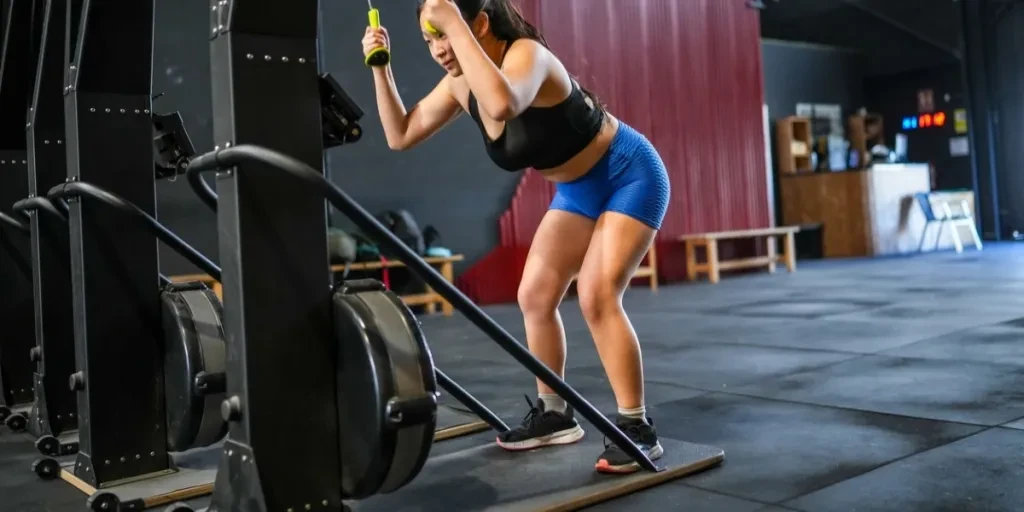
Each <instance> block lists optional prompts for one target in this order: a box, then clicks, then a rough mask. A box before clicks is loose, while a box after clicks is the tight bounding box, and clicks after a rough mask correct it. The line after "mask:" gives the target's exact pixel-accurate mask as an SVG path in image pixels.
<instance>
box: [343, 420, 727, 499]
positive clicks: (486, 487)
mask: <svg viewBox="0 0 1024 512" xmlns="http://www.w3.org/2000/svg"><path fill="white" fill-rule="evenodd" d="M588 434H589V435H588V436H587V438H586V439H585V440H584V441H583V442H580V443H577V444H575V445H570V446H561V447H548V448H542V449H539V450H534V451H530V452H518V453H513V452H508V451H505V450H503V449H501V448H499V447H498V446H497V445H495V444H494V443H488V444H486V445H482V446H478V447H475V448H470V449H468V450H463V451H459V452H455V453H450V454H445V455H440V456H437V457H432V458H431V459H430V460H429V461H428V462H427V464H426V466H425V467H424V468H423V471H421V472H420V474H419V476H417V477H416V479H415V480H413V481H412V483H410V484H409V485H407V486H406V487H405V488H403V489H399V490H398V491H396V492H394V493H392V494H388V495H379V496H374V497H373V498H370V499H368V500H365V501H361V502H356V503H350V504H349V505H350V506H351V507H352V510H353V511H354V512H378V511H379V512H402V511H409V512H412V511H417V512H427V511H438V512H450V511H454V510H475V511H488V512H539V511H542V512H565V511H571V510H579V509H582V508H584V507H588V506H592V505H595V504H597V503H601V502H604V501H608V500H611V499H614V498H617V497H620V496H625V495H627V494H630V493H634V492H639V491H642V490H644V489H648V488H651V487H654V486H656V485H660V484H663V483H666V482H669V481H671V480H675V479H679V478H682V477H685V476H687V475H692V474H694V473H697V472H700V471H702V470H705V469H708V468H710V467H712V466H715V465H717V464H719V463H721V462H722V461H723V460H724V459H725V452H724V451H722V449H720V448H716V447H713V446H705V445H698V444H692V443H687V442H684V441H677V440H673V439H665V438H662V440H661V443H662V445H663V446H664V447H665V455H664V456H663V457H662V458H661V459H660V460H658V461H657V463H658V464H659V466H661V467H664V468H666V469H665V470H664V471H661V472H658V473H650V472H646V471H640V472H637V473H633V474H630V475H604V474H600V473H597V472H596V471H595V470H594V461H595V460H596V459H597V456H598V455H599V454H600V453H601V451H602V447H603V445H602V444H601V435H600V434H599V433H597V432H596V431H595V430H593V429H591V431H590V432H589V433H588ZM680 507H682V508H678V509H677V510H685V506H684V505H682V504H680Z"/></svg>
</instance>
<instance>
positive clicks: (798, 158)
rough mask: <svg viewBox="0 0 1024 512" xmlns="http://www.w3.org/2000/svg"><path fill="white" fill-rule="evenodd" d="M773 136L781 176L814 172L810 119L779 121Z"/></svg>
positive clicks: (791, 117) (792, 117) (790, 118)
mask: <svg viewBox="0 0 1024 512" xmlns="http://www.w3.org/2000/svg"><path fill="white" fill-rule="evenodd" d="M775 134H776V138H775V141H776V143H775V144H776V152H777V153H778V157H779V172H780V173H781V174H799V173H805V172H814V165H812V163H811V153H812V152H813V151H812V148H813V137H812V133H811V120H810V119H808V118H806V117H798V116H790V117H786V118H783V119H779V120H778V121H776V123H775Z"/></svg>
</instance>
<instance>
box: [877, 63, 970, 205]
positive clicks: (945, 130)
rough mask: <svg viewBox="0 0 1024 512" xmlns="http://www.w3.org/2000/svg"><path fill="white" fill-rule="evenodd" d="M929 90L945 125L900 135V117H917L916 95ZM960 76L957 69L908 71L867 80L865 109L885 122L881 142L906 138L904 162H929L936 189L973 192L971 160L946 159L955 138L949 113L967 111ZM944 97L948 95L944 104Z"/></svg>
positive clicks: (945, 67) (951, 117)
mask: <svg viewBox="0 0 1024 512" xmlns="http://www.w3.org/2000/svg"><path fill="white" fill-rule="evenodd" d="M921 89H932V90H933V91H934V93H935V108H936V109H937V110H939V111H942V112H945V113H946V115H947V116H948V118H949V119H948V122H947V123H946V125H945V126H943V127H931V128H923V129H917V130H910V131H904V130H903V129H902V126H901V120H902V118H903V117H904V116H914V115H918V111H917V92H918V91H919V90H921ZM963 89H964V85H963V74H962V70H961V67H960V66H959V65H947V66H940V67H936V68H931V69H924V70H917V71H909V72H906V73H900V74H897V75H889V76H876V77H871V78H869V79H868V80H867V81H866V82H865V96H866V98H867V99H866V101H867V103H868V109H869V110H870V111H872V112H877V113H879V114H882V116H883V118H884V119H885V142H886V144H888V145H889V147H893V144H895V140H896V134H897V133H906V134H907V146H908V151H907V158H908V159H909V160H911V161H914V162H929V163H931V164H933V165H934V166H935V186H936V187H937V188H939V189H962V188H966V189H970V188H973V186H974V183H973V178H972V176H971V160H970V158H969V157H967V156H957V157H954V156H950V154H949V139H950V138H951V137H957V136H958V135H957V134H956V129H955V126H954V123H953V111H954V110H955V109H958V108H967V96H966V95H965V94H964V92H963ZM946 95H949V100H948V101H947V100H946V99H945V98H946Z"/></svg>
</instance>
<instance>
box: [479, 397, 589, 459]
mask: <svg viewBox="0 0 1024 512" xmlns="http://www.w3.org/2000/svg"><path fill="white" fill-rule="evenodd" d="M526 403H528V404H530V412H529V413H527V414H526V417H525V418H523V422H522V423H521V424H520V425H519V426H518V427H516V428H513V429H510V430H509V431H508V432H504V433H501V434H498V439H497V442H498V446H500V447H502V448H504V449H506V450H510V451H519V450H532V449H534V448H540V447H542V446H552V445H560V444H572V443H575V442H576V441H579V440H580V439H583V427H580V424H579V423H578V422H577V421H576V419H575V418H573V414H572V407H571V406H568V405H567V406H566V408H565V412H564V413H561V412H558V411H546V410H544V401H543V400H541V399H539V398H538V399H537V405H536V406H535V405H533V402H531V401H530V397H526Z"/></svg>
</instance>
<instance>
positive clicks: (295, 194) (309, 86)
mask: <svg viewBox="0 0 1024 512" xmlns="http://www.w3.org/2000/svg"><path fill="white" fill-rule="evenodd" d="M209 5H210V7H211V8H210V10H209V12H210V25H209V28H210V30H209V32H207V33H208V34H211V43H210V52H211V63H210V64H211V66H210V70H211V78H212V89H213V113H214V115H213V118H214V144H215V145H216V146H217V147H223V146H227V145H234V144H238V143H242V142H244V143H253V144H263V145H268V146H271V147H275V148H282V149H286V150H287V151H288V152H289V153H290V154H293V155H296V156H297V157H298V158H301V159H302V160H303V161H305V162H308V163H309V164H310V165H312V166H314V167H316V168H317V169H320V168H321V167H322V165H323V164H322V162H323V159H322V157H323V141H322V132H323V127H322V124H321V120H322V116H321V105H320V97H319V96H320V91H319V83H318V80H317V73H316V71H317V61H318V59H317V37H316V34H317V12H318V10H319V9H318V7H319V6H318V2H317V1H315V0H301V1H289V2H282V1H279V0H229V1H222V0H211V1H210V3H209ZM282 126H287V127H289V129H288V130H282V129H281V127H282ZM292 127H294V128H292ZM218 191H219V192H220V205H219V213H218V216H217V217H218V225H219V245H220V250H219V254H220V264H221V267H222V268H223V273H224V280H223V301H224V329H225V332H227V333H229V338H230V339H231V344H232V347H231V350H230V351H229V353H228V354H229V356H228V362H227V364H228V367H227V368H228V369H227V375H228V382H227V392H228V395H229V397H230V398H229V399H228V401H227V402H226V403H227V404H228V406H227V407H226V408H225V412H227V413H229V414H228V417H229V418H230V426H229V428H230V431H229V434H228V438H227V440H226V441H225V443H224V450H223V455H222V459H221V463H220V468H219V471H218V473H217V481H216V483H215V484H214V492H213V499H212V502H211V505H210V509H209V510H210V511H218V510H220V511H229V510H238V509H239V507H241V508H245V509H246V510H251V511H252V512H264V511H278V510H287V509H288V508H293V509H294V510H304V509H305V508H307V507H308V506H315V507H316V510H324V511H332V510H333V511H337V510H342V508H343V504H342V496H341V486H340V482H341V461H340V459H339V453H340V444H339V435H340V429H339V418H338V416H337V414H335V413H334V411H336V410H337V398H336V393H337V390H336V380H337V377H336V375H335V368H336V364H337V363H336V361H337V352H338V349H337V344H336V341H335V339H334V334H333V333H334V331H333V328H332V327H333V326H332V315H331V312H332V309H331V304H332V301H331V298H332V297H331V288H330V273H329V261H328V255H327V251H326V250H324V248H325V247H326V246H327V245H326V244H327V208H326V205H325V204H324V202H323V201H322V199H321V198H319V196H318V195H317V194H316V192H315V191H313V190H310V189H309V188H308V187H304V186H302V185H301V184H298V183H295V182H294V181H293V180H289V179H287V178H285V177H281V176H273V175H269V174H266V173H261V174H259V175H255V174H253V173H247V172H237V173H236V172H228V173H225V175H224V176H222V178H221V181H220V182H219V184H218ZM311 248H312V249H311ZM243 254H244V257H243ZM282 275H285V276H287V279H282V278H281V276H282ZM296 421H301V435H285V434H286V433H287V432H291V431H295V429H296ZM299 467H302V468H309V469H308V470H297V469H298V468H299Z"/></svg>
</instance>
